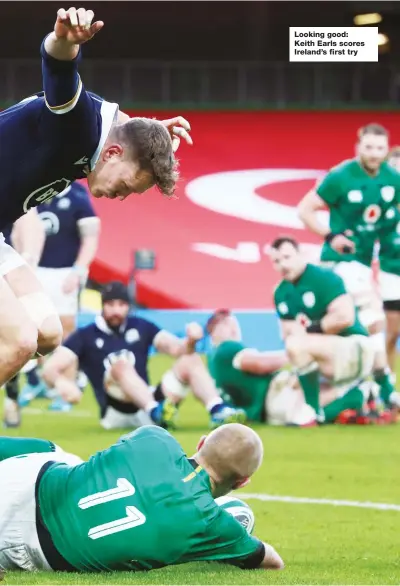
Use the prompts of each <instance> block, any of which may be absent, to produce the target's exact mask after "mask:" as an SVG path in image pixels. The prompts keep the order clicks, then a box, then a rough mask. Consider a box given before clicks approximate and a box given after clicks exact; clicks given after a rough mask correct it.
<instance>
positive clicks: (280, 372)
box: [207, 309, 374, 426]
mask: <svg viewBox="0 0 400 586" xmlns="http://www.w3.org/2000/svg"><path fill="white" fill-rule="evenodd" d="M207 331H208V333H209V334H210V337H211V342H212V350H211V351H210V353H209V355H208V367H209V370H210V373H211V375H212V376H213V377H214V380H215V384H216V386H217V387H218V388H219V390H220V392H221V395H222V397H223V398H224V400H225V401H226V402H227V403H230V404H232V405H234V406H235V407H239V408H242V409H244V410H245V412H246V415H247V417H248V420H249V421H254V422H266V423H268V424H270V425H301V426H307V425H310V424H314V423H315V411H314V409H313V408H311V407H310V406H309V405H307V403H306V402H305V399H304V394H303V391H302V389H301V387H300V386H299V382H298V378H297V376H296V375H294V374H292V373H291V372H290V371H288V370H286V369H284V368H282V367H284V366H286V365H287V363H288V359H287V356H286V354H285V353H284V352H281V351H278V352H259V351H258V350H256V349H254V348H246V346H244V344H243V343H242V341H241V339H242V334H241V330H240V326H239V323H238V320H237V319H236V317H235V316H233V315H232V314H231V313H230V312H229V310H226V309H220V310H218V311H216V312H214V313H213V315H212V316H211V317H210V319H209V320H208V322H207ZM373 386H374V383H369V382H366V381H364V382H361V383H359V384H356V385H355V384H354V383H353V384H350V385H348V386H347V387H341V388H336V387H334V386H332V385H329V384H327V381H324V383H323V384H322V385H321V391H322V393H321V407H322V409H323V413H324V420H325V422H326V423H334V422H339V423H360V424H361V423H362V424H365V423H368V422H369V420H368V418H367V417H366V416H365V415H364V414H362V415H361V414H360V413H358V412H359V411H360V410H361V409H362V407H363V404H364V403H365V402H366V399H368V398H369V395H370V392H371V389H373Z"/></svg>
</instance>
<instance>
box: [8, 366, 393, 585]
mask: <svg viewBox="0 0 400 586" xmlns="http://www.w3.org/2000/svg"><path fill="white" fill-rule="evenodd" d="M166 366H167V362H166V359H165V358H161V357H156V358H154V359H152V361H151V374H152V379H153V380H154V381H158V379H159V378H160V373H161V372H162V371H163V370H164V369H165V368H166ZM45 406H46V402H44V401H37V402H35V403H34V404H33V405H32V406H31V407H32V408H34V409H38V410H39V409H40V408H41V407H43V408H44V407H45ZM207 424H208V419H207V414H206V413H205V412H204V409H203V408H202V407H201V406H200V405H198V404H195V403H194V401H193V400H190V399H189V400H188V401H187V403H186V404H185V405H184V406H183V407H182V410H181V416H180V429H179V431H178V432H177V433H176V436H177V438H178V439H179V441H180V442H181V443H182V444H183V446H184V448H185V449H186V450H187V451H188V453H190V452H192V451H194V449H195V446H196V441H197V439H198V438H199V436H200V435H201V434H203V433H204V432H205V431H207ZM257 429H258V431H259V433H260V435H261V437H262V439H263V442H264V447H265V458H264V464H263V466H262V469H261V470H260V471H259V472H258V473H257V474H256V475H255V477H254V479H253V481H252V483H251V484H250V486H248V487H246V489H245V491H246V492H247V493H250V492H251V493H268V494H275V495H289V496H297V497H315V498H330V499H341V500H344V499H347V500H357V501H372V502H381V503H392V504H400V496H399V485H400V467H399V461H400V428H399V426H389V427H361V426H360V427H350V426H349V427H326V428H312V429H283V428H282V429H278V428H267V427H262V426H259V427H258V428H257ZM10 434H11V433H10ZM12 435H21V436H37V437H45V438H49V439H51V440H54V441H56V442H57V443H59V444H60V445H61V446H62V447H63V448H64V449H66V450H68V451H71V452H75V453H77V454H79V455H81V456H82V457H87V456H89V455H90V454H91V453H92V452H94V451H95V450H99V449H102V448H104V447H106V446H108V445H109V444H110V443H112V442H113V441H114V440H115V439H117V438H118V436H119V435H120V434H119V433H116V432H105V431H103V430H101V429H100V428H99V425H98V421H97V410H96V406H95V403H94V400H93V398H92V396H91V392H90V391H87V392H86V393H85V396H84V400H83V402H82V404H81V405H80V406H79V407H75V408H74V411H73V413H72V414H55V413H50V412H46V411H45V410H43V411H42V412H41V413H35V412H34V413H32V412H31V413H29V411H28V412H27V413H26V414H25V415H24V420H23V425H22V427H21V429H20V430H18V431H17V432H12ZM249 503H250V504H251V506H252V508H253V510H254V512H255V516H256V529H255V533H256V534H257V536H258V537H260V538H261V539H263V540H265V541H268V542H270V543H271V544H273V545H274V546H275V547H276V549H277V550H278V551H279V553H280V554H281V555H282V557H283V559H284V561H285V563H286V568H285V570H284V571H283V572H271V573H265V572H262V571H253V572H245V571H241V570H237V569H230V568H226V567H224V566H222V565H219V564H205V563H198V564H190V565H183V566H179V567H170V568H166V569H163V570H156V571H152V572H149V573H146V574H143V573H138V574H130V573H129V574H128V573H118V574H117V573H115V574H102V575H78V574H69V575H59V574H52V573H47V574H46V573H37V574H23V573H19V572H18V573H17V572H9V573H7V575H6V577H5V583H6V584H399V583H400V559H399V547H398V543H399V528H400V512H398V511H379V510H371V509H362V508H350V507H333V506H328V505H315V504H291V503H276V502H261V501H258V500H252V501H249Z"/></svg>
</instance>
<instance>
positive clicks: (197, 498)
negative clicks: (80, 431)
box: [0, 423, 283, 572]
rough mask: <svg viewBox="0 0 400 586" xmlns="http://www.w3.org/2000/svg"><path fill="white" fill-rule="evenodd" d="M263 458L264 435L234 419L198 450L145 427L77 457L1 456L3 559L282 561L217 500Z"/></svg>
mask: <svg viewBox="0 0 400 586" xmlns="http://www.w3.org/2000/svg"><path fill="white" fill-rule="evenodd" d="M262 458H263V445H262V442H261V439H260V438H259V436H258V435H257V434H256V433H255V432H254V431H253V430H251V429H250V428H248V427H246V426H243V425H241V424H237V423H235V424H227V425H223V426H222V427H219V428H218V429H216V430H214V431H213V432H211V434H210V435H209V436H207V437H203V438H202V439H201V440H200V443H199V444H198V448H197V453H196V454H195V455H194V456H193V457H192V458H188V457H187V456H186V455H185V453H184V452H183V450H182V448H181V446H180V445H179V443H178V442H177V441H176V440H175V439H174V438H173V437H172V436H171V435H170V434H169V433H168V432H167V431H166V430H164V429H162V428H159V427H156V426H146V427H142V428H140V429H138V430H136V431H135V432H133V433H131V434H129V435H127V436H124V437H123V438H121V439H120V440H119V441H118V442H117V443H116V444H114V445H112V446H111V447H110V448H108V449H106V450H103V451H101V452H98V453H97V454H95V455H94V456H92V457H91V458H90V459H89V460H88V461H87V462H83V463H81V464H78V465H75V466H69V465H67V464H65V463H63V462H62V458H61V457H57V455H56V454H54V453H34V454H21V455H20V456H16V457H11V458H8V459H6V460H3V461H2V462H0V495H1V498H0V567H2V568H4V569H6V570H7V569H17V568H19V569H24V570H28V571H33V570H37V569H40V570H60V571H78V572H99V571H112V570H128V571H129V570H131V571H138V570H151V569H156V568H161V567H163V566H166V565H173V564H181V563H184V562H191V561H201V560H215V561H220V562H226V563H228V564H233V565H236V566H239V567H241V568H244V569H247V568H249V569H250V568H251V569H253V568H264V569H281V568H282V567H283V562H282V560H281V558H280V556H279V555H278V554H277V553H276V552H275V550H274V549H273V547H271V546H270V545H268V544H266V543H263V542H262V541H260V540H258V539H256V538H255V537H253V536H251V535H249V533H248V532H247V531H246V529H245V528H244V527H243V526H242V525H241V524H240V523H239V522H238V521H237V520H236V519H234V518H233V517H232V516H231V515H230V514H229V513H227V512H226V511H225V510H223V509H222V508H221V507H219V506H218V504H217V503H216V502H215V500H214V499H215V498H217V497H219V496H223V495H225V494H227V493H229V492H230V491H231V490H234V489H236V488H240V487H242V486H244V485H245V484H247V483H248V481H249V479H250V477H251V476H252V474H253V473H254V472H255V471H256V470H257V469H258V468H259V466H260V465H261V462H262ZM60 460H61V461H60Z"/></svg>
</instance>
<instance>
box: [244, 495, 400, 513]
mask: <svg viewBox="0 0 400 586" xmlns="http://www.w3.org/2000/svg"><path fill="white" fill-rule="evenodd" d="M237 496H238V497H239V498H243V499H244V500H246V499H249V500H252V499H253V500H258V501H270V502H278V503H291V504H297V505H330V506H334V507H356V508H359V509H377V510H379V511H400V505H392V504H389V503H371V502H368V501H365V502H363V501H341V500H336V499H317V498H307V497H297V496H279V495H274V494H258V493H239V492H238V493H237Z"/></svg>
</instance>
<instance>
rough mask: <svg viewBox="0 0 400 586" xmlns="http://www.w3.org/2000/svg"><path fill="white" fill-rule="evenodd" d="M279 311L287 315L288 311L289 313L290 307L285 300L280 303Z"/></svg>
mask: <svg viewBox="0 0 400 586" xmlns="http://www.w3.org/2000/svg"><path fill="white" fill-rule="evenodd" d="M278 311H279V313H281V314H282V315H286V314H287V313H289V308H288V306H287V304H286V303H285V302H284V301H282V302H281V303H279V304H278Z"/></svg>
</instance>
